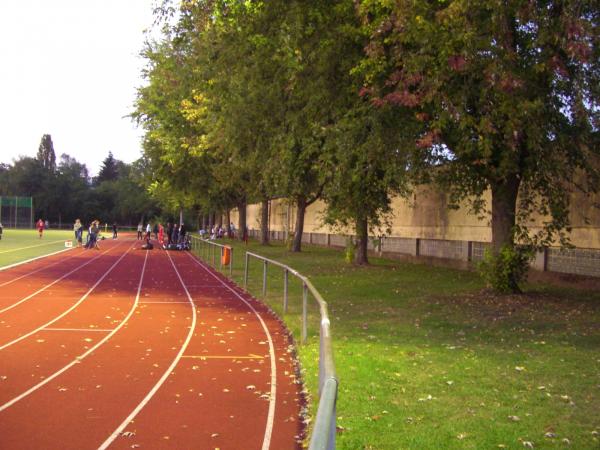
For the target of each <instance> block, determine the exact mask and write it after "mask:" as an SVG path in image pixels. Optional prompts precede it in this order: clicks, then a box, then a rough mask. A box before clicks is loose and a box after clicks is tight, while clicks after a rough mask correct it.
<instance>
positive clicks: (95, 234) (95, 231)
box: [73, 219, 116, 250]
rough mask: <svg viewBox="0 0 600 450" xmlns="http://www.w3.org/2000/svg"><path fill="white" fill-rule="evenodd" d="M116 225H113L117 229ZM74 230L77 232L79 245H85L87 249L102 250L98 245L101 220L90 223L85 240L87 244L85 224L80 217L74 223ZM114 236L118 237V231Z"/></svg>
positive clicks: (76, 236)
mask: <svg viewBox="0 0 600 450" xmlns="http://www.w3.org/2000/svg"><path fill="white" fill-rule="evenodd" d="M115 228H116V225H113V230H115ZM73 231H74V233H75V241H77V246H78V247H84V248H86V249H91V248H93V249H96V250H100V247H99V246H98V238H99V235H100V221H99V220H94V221H92V223H90V226H89V227H88V233H87V236H86V240H85V245H84V244H83V224H82V223H81V220H80V219H77V220H75V224H74V225H73ZM113 238H116V231H114V235H113Z"/></svg>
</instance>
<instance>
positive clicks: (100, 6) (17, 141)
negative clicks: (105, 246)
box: [0, 0, 155, 175]
mask: <svg viewBox="0 0 600 450" xmlns="http://www.w3.org/2000/svg"><path fill="white" fill-rule="evenodd" d="M154 4H155V1H153V0H95V1H92V0H25V1H24V0H3V1H2V2H1V4H0V162H3V163H9V164H11V163H12V162H13V160H14V159H15V158H18V157H19V156H35V155H36V153H37V150H38V147H39V145H40V141H41V138H42V135H44V134H50V135H51V136H52V141H53V143H54V151H55V153H56V158H57V161H58V160H59V158H60V155H61V154H63V153H67V154H69V155H70V156H72V157H74V158H75V159H77V160H78V161H79V162H82V163H85V164H86V165H87V167H88V169H89V170H90V174H91V175H96V174H97V173H98V171H99V169H100V165H101V163H102V161H103V160H104V158H106V156H107V155H108V152H109V151H111V152H112V153H113V155H114V157H115V158H117V159H119V160H122V161H125V162H128V163H129V162H132V161H134V160H136V159H138V158H139V157H140V155H141V135H142V131H141V129H137V128H136V126H135V124H134V123H133V122H132V121H131V119H130V118H129V117H126V116H127V115H128V114H131V112H132V110H133V103H134V101H135V95H136V88H137V87H140V86H141V85H142V84H143V79H142V77H141V70H142V68H143V66H144V61H143V59H142V58H141V57H140V56H139V52H140V51H141V50H142V48H143V44H144V40H145V35H144V30H146V29H148V28H150V27H151V26H152V22H153V17H152V9H153V5H154Z"/></svg>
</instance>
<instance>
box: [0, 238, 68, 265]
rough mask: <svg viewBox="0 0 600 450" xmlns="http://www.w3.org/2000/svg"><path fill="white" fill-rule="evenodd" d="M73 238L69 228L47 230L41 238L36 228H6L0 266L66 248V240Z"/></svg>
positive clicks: (0, 246)
mask: <svg viewBox="0 0 600 450" xmlns="http://www.w3.org/2000/svg"><path fill="white" fill-rule="evenodd" d="M71 239H73V232H72V231H68V230H46V231H44V237H43V238H42V239H40V238H39V235H38V232H37V231H36V230H14V229H7V228H5V229H4V232H3V233H2V239H1V240H0V268H1V267H4V266H8V265H11V264H15V263H18V262H20V261H25V260H27V259H31V258H35V257H37V256H42V255H48V254H50V253H54V252H57V251H59V250H64V248H65V241H66V240H71Z"/></svg>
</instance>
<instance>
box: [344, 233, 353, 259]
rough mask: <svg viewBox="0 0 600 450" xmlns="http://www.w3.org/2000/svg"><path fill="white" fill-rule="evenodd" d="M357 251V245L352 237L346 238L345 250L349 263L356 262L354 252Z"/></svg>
mask: <svg viewBox="0 0 600 450" xmlns="http://www.w3.org/2000/svg"><path fill="white" fill-rule="evenodd" d="M355 251H356V245H355V244H354V241H353V240H352V238H351V237H349V238H347V239H346V249H345V250H344V259H345V260H346V262H347V263H348V264H352V263H353V262H354V254H355Z"/></svg>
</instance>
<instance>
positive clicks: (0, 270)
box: [0, 247, 73, 286]
mask: <svg viewBox="0 0 600 450" xmlns="http://www.w3.org/2000/svg"><path fill="white" fill-rule="evenodd" d="M69 250H73V247H71V248H65V249H63V250H59V251H57V252H54V253H48V254H47V255H42V256H36V257H35V258H31V259H26V260H25V261H20V262H17V263H14V264H11V265H9V266H4V267H0V272H2V271H3V270H8V269H12V268H13V267H17V266H21V265H23V264H27V263H30V262H33V261H36V260H38V259H42V258H47V257H49V256H54V255H58V254H59V253H63V252H68V251H69ZM59 262H60V261H59ZM53 265H54V264H53ZM46 267H50V266H46ZM43 268H45V267H43ZM40 270H41V269H40ZM36 272H37V270H36ZM31 273H35V272H31ZM31 273H29V274H27V275H31ZM27 275H23V276H22V277H19V278H17V279H16V280H19V279H21V278H23V277H25V276H27ZM16 280H12V281H9V282H7V283H4V284H0V286H4V285H5V284H8V283H12V282H13V281H16Z"/></svg>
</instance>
